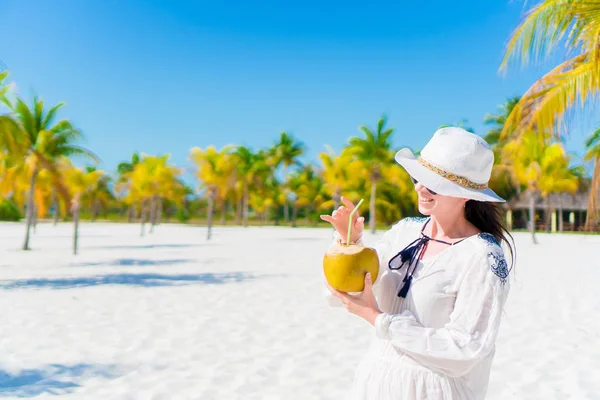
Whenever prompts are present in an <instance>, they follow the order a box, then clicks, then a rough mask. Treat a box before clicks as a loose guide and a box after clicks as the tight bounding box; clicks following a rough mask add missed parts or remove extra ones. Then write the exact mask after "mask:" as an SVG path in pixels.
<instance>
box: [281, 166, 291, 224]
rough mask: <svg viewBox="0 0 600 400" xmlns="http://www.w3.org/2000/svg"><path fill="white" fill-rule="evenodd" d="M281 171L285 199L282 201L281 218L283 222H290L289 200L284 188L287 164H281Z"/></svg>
mask: <svg viewBox="0 0 600 400" xmlns="http://www.w3.org/2000/svg"><path fill="white" fill-rule="evenodd" d="M282 168H283V171H282V175H283V178H282V180H283V185H284V190H283V191H284V193H285V200H284V203H283V220H284V221H285V223H286V224H287V223H288V222H290V208H289V206H290V205H289V201H288V198H287V191H286V190H285V180H286V177H287V166H285V165H284V166H283V167H282Z"/></svg>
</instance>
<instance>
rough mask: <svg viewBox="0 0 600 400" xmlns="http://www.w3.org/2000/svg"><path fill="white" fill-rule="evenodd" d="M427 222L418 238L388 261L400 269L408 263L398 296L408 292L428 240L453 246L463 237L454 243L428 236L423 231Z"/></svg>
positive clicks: (390, 265)
mask: <svg viewBox="0 0 600 400" xmlns="http://www.w3.org/2000/svg"><path fill="white" fill-rule="evenodd" d="M428 223H429V220H427V222H425V224H424V225H423V227H422V228H421V234H420V236H419V238H418V239H416V240H414V241H413V242H411V243H410V244H408V246H406V247H405V248H404V249H402V250H401V251H400V252H399V253H398V254H396V255H395V256H394V257H392V258H391V259H390V261H389V263H388V267H389V268H390V269H391V270H400V269H401V268H402V267H403V266H404V264H406V263H408V265H407V267H406V273H405V274H404V279H402V282H404V285H402V288H401V289H400V291H399V292H398V297H402V298H406V295H407V294H408V291H409V290H410V285H411V283H412V280H413V274H414V273H415V270H416V269H417V264H418V261H419V260H420V259H421V257H422V256H423V252H424V251H425V248H426V247H427V243H428V242H429V241H430V240H433V241H434V242H439V243H444V244H447V245H448V246H453V245H455V244H456V243H459V242H462V241H463V240H464V239H462V240H459V241H458V242H455V243H448V242H444V241H443V240H438V239H434V238H432V237H429V236H427V235H426V234H424V233H423V230H424V229H425V227H426V226H427V224H428Z"/></svg>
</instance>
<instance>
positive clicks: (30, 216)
mask: <svg viewBox="0 0 600 400" xmlns="http://www.w3.org/2000/svg"><path fill="white" fill-rule="evenodd" d="M36 177H37V170H33V171H32V173H31V179H30V181H29V197H28V198H27V228H26V229H27V230H26V231H25V242H24V243H23V250H29V235H30V232H31V223H32V220H33V212H34V210H33V208H34V199H33V194H34V193H35V178H36Z"/></svg>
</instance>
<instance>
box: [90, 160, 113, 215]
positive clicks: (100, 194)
mask: <svg viewBox="0 0 600 400" xmlns="http://www.w3.org/2000/svg"><path fill="white" fill-rule="evenodd" d="M97 170H98V169H97V168H96V167H93V166H87V167H85V172H86V173H92V172H95V171H97ZM109 183H110V177H109V176H108V175H107V174H105V173H104V172H103V173H102V174H101V176H100V177H99V178H98V182H97V184H95V185H93V186H91V187H90V191H89V193H88V194H89V199H88V200H89V204H88V205H89V207H90V209H91V211H92V221H95V220H96V218H97V217H98V212H99V211H100V207H104V209H106V208H107V207H108V204H109V202H110V201H111V200H114V196H113V194H112V193H111V191H110V188H109V186H108V185H109Z"/></svg>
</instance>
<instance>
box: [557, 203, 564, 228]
mask: <svg viewBox="0 0 600 400" xmlns="http://www.w3.org/2000/svg"><path fill="white" fill-rule="evenodd" d="M563 228H564V222H563V206H562V194H561V195H560V196H559V198H558V231H559V232H561V233H562V231H563Z"/></svg>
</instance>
